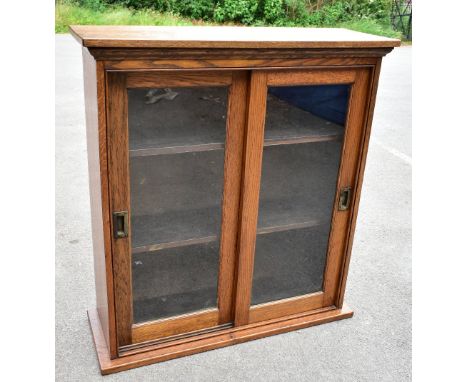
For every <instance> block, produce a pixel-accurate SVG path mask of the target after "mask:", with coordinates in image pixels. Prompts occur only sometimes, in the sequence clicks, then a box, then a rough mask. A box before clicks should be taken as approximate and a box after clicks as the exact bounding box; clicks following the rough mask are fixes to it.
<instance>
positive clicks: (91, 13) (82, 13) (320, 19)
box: [55, 0, 402, 38]
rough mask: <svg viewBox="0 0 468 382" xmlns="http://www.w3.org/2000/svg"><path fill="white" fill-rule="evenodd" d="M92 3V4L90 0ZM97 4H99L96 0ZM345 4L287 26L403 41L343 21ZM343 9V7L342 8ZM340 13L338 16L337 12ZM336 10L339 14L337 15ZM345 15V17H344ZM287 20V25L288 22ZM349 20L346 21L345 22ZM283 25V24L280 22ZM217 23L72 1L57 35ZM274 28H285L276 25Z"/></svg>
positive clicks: (365, 23) (363, 23) (388, 30)
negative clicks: (72, 30)
mask: <svg viewBox="0 0 468 382" xmlns="http://www.w3.org/2000/svg"><path fill="white" fill-rule="evenodd" d="M90 1H91V0H90ZM96 4H98V5H99V4H101V3H99V1H98V0H96ZM340 4H341V3H332V5H331V6H332V7H334V8H331V6H329V7H328V8H323V9H322V10H321V11H320V12H321V14H319V13H317V14H315V15H314V14H304V15H303V19H304V20H302V21H301V20H299V19H298V20H289V19H288V20H286V19H284V20H286V21H287V22H286V24H284V25H287V26H294V25H297V26H310V27H314V26H315V27H328V28H332V27H340V28H347V29H352V30H355V31H358V32H364V33H370V34H375V35H380V36H387V37H394V38H401V37H402V34H401V32H398V31H395V30H393V28H392V26H391V25H390V22H386V21H384V20H383V19H380V20H376V19H373V18H367V17H362V16H361V18H360V19H358V20H349V21H343V18H344V17H345V16H346V17H350V16H349V15H348V14H346V12H344V11H343V10H342V9H341V8H340V7H342V4H341V5H340ZM338 6H340V7H338ZM335 8H337V9H338V8H339V9H338V10H339V11H340V12H338V13H337V12H335V11H336V9H335ZM334 9H335V11H334ZM343 15H345V16H343ZM284 20H283V21H284ZM345 20H346V18H345ZM280 21H281V20H280ZM213 24H216V23H215V22H213V21H208V22H207V21H201V20H196V19H193V18H188V17H183V16H180V15H176V14H173V13H171V12H159V11H157V10H155V9H146V8H142V9H131V8H126V7H124V6H122V5H102V4H101V5H100V6H99V7H90V6H80V5H78V4H77V3H75V2H73V1H72V0H65V1H64V2H60V3H56V5H55V32H56V33H67V32H68V26H69V25H213ZM223 24H231V25H232V24H233V22H232V21H227V22H226V21H224V22H223ZM254 25H257V26H261V25H271V23H269V22H266V21H265V20H264V19H259V20H257V21H256V22H255V24H254ZM274 25H283V24H282V23H279V24H278V23H275V24H274Z"/></svg>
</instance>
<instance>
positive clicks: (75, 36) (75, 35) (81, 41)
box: [68, 25, 85, 46]
mask: <svg viewBox="0 0 468 382" xmlns="http://www.w3.org/2000/svg"><path fill="white" fill-rule="evenodd" d="M75 26H76V25H69V26H68V30H69V31H70V34H71V35H72V36H73V37H74V38H75V40H76V41H78V42H79V43H80V45H82V46H85V45H84V43H83V39H82V38H81V36H80V35H79V34H78V33H77V32H76V31H75V29H74V28H75Z"/></svg>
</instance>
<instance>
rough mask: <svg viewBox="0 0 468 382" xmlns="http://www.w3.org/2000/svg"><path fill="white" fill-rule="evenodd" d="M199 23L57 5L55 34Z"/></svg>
mask: <svg viewBox="0 0 468 382" xmlns="http://www.w3.org/2000/svg"><path fill="white" fill-rule="evenodd" d="M199 23H200V22H197V21H191V20H189V19H185V18H182V17H179V16H174V15H172V14H169V13H159V12H156V11H153V10H149V9H144V10H138V11H133V10H130V9H127V8H124V7H120V6H116V7H107V8H106V9H105V10H104V11H99V10H93V9H90V8H84V7H80V6H77V5H73V4H56V5H55V33H68V26H69V25H87V24H91V25H194V24H199Z"/></svg>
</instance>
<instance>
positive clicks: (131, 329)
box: [106, 70, 248, 348]
mask: <svg viewBox="0 0 468 382" xmlns="http://www.w3.org/2000/svg"><path fill="white" fill-rule="evenodd" d="M247 80H248V73H247V72H246V71H242V72H239V71H222V72H219V71H211V72H206V71H205V72H199V71H184V72H179V71H173V72H170V71H167V70H166V71H161V72H158V71H151V72H138V71H136V72H135V71H128V72H125V71H107V72H106V90H107V91H106V93H107V97H106V114H107V126H108V127H107V143H108V158H109V166H108V168H109V190H110V192H109V204H110V211H128V219H129V222H130V221H131V220H130V219H131V208H130V178H129V175H130V171H129V145H128V143H129V142H128V100H127V89H128V88H157V87H177V86H179V87H181V86H183V87H188V86H228V87H229V100H228V108H227V118H226V141H225V154H224V183H223V197H222V224H221V234H220V252H219V253H220V257H219V261H220V265H219V275H218V306H217V308H214V309H207V310H203V311H198V312H194V313H190V314H186V315H181V316H176V317H171V318H167V319H161V320H155V321H150V322H145V323H139V324H133V313H132V312H133V308H132V303H133V299H132V281H131V271H132V270H131V237H132V235H131V224H129V235H128V237H127V238H119V239H115V238H114V237H112V254H113V256H112V257H113V272H114V297H115V298H114V300H115V312H116V317H115V319H116V332H117V333H116V334H117V343H118V346H119V348H125V347H129V346H132V345H134V344H137V343H141V342H145V341H151V340H156V339H160V338H164V337H168V336H174V335H178V334H181V333H187V332H193V331H197V330H202V329H207V328H212V327H216V326H221V327H225V326H226V324H229V323H230V322H232V321H233V310H232V301H233V293H234V287H235V286H234V277H235V274H236V266H237V251H236V249H237V248H236V243H237V227H238V218H239V211H238V208H239V203H240V184H241V174H242V150H243V146H244V143H243V140H244V126H245V115H246V113H245V109H246V105H245V100H246V93H247ZM112 224H113V222H111V227H110V229H111V232H113V227H112Z"/></svg>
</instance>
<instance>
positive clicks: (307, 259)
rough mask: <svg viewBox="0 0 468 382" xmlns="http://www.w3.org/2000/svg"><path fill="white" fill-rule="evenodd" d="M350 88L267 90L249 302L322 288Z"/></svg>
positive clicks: (277, 88) (313, 87)
mask: <svg viewBox="0 0 468 382" xmlns="http://www.w3.org/2000/svg"><path fill="white" fill-rule="evenodd" d="M348 97H349V86H348V85H325V86H290V87H270V88H269V89H268V99H267V111H266V122H265V141H264V152H263V161H262V178H261V188H260V205H259V216H258V227H257V241H256V246H255V248H256V249H255V265H254V281H253V287H252V304H253V305H256V304H262V303H266V302H270V301H276V300H280V299H285V298H290V297H294V296H300V295H304V294H308V293H313V292H317V291H320V290H322V283H323V272H324V268H325V261H326V257H327V247H328V236H329V233H330V224H331V217H332V211H333V201H334V198H335V192H336V182H337V177H338V170H339V164H340V157H341V149H342V143H343V135H344V126H345V121H346V114H347V109H348Z"/></svg>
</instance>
